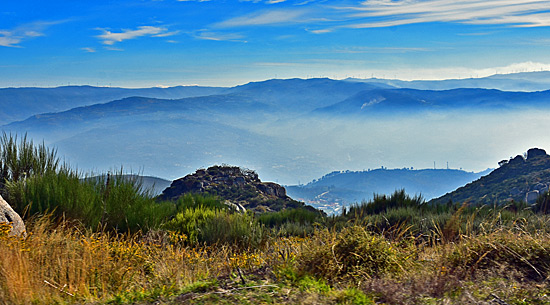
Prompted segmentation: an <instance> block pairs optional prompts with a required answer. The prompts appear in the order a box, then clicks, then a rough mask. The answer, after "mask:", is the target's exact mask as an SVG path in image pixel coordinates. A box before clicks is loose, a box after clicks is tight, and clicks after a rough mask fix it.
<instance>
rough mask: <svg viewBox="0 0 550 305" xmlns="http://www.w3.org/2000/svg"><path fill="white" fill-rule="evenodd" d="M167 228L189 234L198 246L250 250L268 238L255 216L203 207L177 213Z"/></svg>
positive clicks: (189, 237)
mask: <svg viewBox="0 0 550 305" xmlns="http://www.w3.org/2000/svg"><path fill="white" fill-rule="evenodd" d="M163 228H164V229H166V230H171V231H177V232H180V233H182V234H185V235H186V236H187V237H188V241H189V242H191V243H194V244H197V243H199V244H201V243H205V244H209V245H212V244H217V243H224V244H231V245H236V246H238V247H242V248H250V247H257V246H258V245H260V244H261V243H262V242H263V239H264V237H265V233H264V227H263V226H262V225H261V224H259V223H258V222H257V221H256V220H255V219H254V217H253V216H252V215H251V214H239V213H233V212H231V211H227V210H218V209H211V208H200V207H199V208H190V209H185V210H183V211H182V212H179V213H177V214H176V216H175V217H174V218H173V219H172V220H170V221H168V222H167V223H165V224H164V225H163Z"/></svg>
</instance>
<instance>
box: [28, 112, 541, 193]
mask: <svg viewBox="0 0 550 305" xmlns="http://www.w3.org/2000/svg"><path fill="white" fill-rule="evenodd" d="M549 112H550V111H538V110H524V111H520V112H517V111H515V112H511V111H509V112H477V113H472V112H471V111H468V112H452V113H424V114H420V115H419V114H415V115H411V116H407V115H401V116H394V117H392V116H389V117H388V116H386V117H382V118H368V117H365V118H357V117H355V118H330V119H329V118H326V117H323V118H311V117H310V118H303V117H302V118H287V119H286V120H277V121H272V122H253V121H254V120H253V118H250V120H248V121H246V119H243V120H240V121H239V120H235V121H234V122H233V123H232V124H233V125H234V126H227V125H219V126H216V125H215V124H211V123H203V124H200V125H197V123H196V122H189V121H182V120H175V121H169V122H162V121H160V120H159V121H151V122H148V124H144V122H139V124H130V123H125V125H121V126H118V125H117V126H116V127H108V126H107V127H105V128H104V129H91V130H88V131H86V132H84V133H78V134H74V135H72V136H70V137H65V138H64V137H60V138H62V139H60V138H58V139H56V140H55V141H53V142H51V141H50V142H49V143H50V144H51V145H54V146H56V147H57V148H58V150H59V154H60V155H61V156H63V157H64V158H65V160H67V161H69V162H70V163H71V164H74V165H77V166H78V167H79V168H80V169H82V170H93V171H95V172H98V171H107V170H113V169H116V168H120V167H121V166H123V167H124V168H125V169H126V170H128V171H133V172H140V173H142V174H145V175H154V176H158V177H162V178H167V179H175V178H179V177H182V176H184V175H186V174H188V173H192V172H194V171H195V170H196V169H197V168H200V167H207V166H210V165H213V164H222V163H225V164H231V165H238V166H242V167H247V168H250V169H253V170H256V171H257V172H258V173H259V175H260V178H261V179H263V180H268V181H276V182H279V183H282V184H287V185H291V184H298V183H307V182H309V181H311V180H313V179H317V178H319V177H321V176H323V175H324V174H326V173H329V172H331V171H334V170H366V169H374V168H380V167H381V166H383V167H385V168H404V167H407V168H410V167H413V168H415V169H422V168H433V167H434V162H435V166H436V168H446V167H447V162H448V166H449V168H452V169H464V170H466V171H476V172H478V171H482V170H485V169H487V168H494V167H497V162H498V161H500V160H502V159H508V158H510V157H514V156H516V155H518V154H522V153H523V152H525V151H526V150H527V149H529V148H532V147H539V148H543V149H546V148H549V147H550V137H549V136H548V135H547V131H548V130H550V120H547V117H548V115H549V114H550V113H549ZM238 122H240V123H238ZM41 137H42V138H43V139H44V140H45V141H46V142H47V143H48V135H47V134H43V135H39V134H35V138H37V139H42V138H41Z"/></svg>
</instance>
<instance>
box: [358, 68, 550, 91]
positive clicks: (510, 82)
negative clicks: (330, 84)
mask: <svg viewBox="0 0 550 305" xmlns="http://www.w3.org/2000/svg"><path fill="white" fill-rule="evenodd" d="M349 80H351V81H358V82H367V83H376V84H387V85H389V86H392V87H395V88H411V89H419V90H449V89H457V88H484V89H498V90H502V91H545V90H548V89H550V72H549V71H538V72H520V73H510V74H495V75H491V76H487V77H481V78H464V79H445V80H415V81H402V80H397V79H378V78H371V79H349Z"/></svg>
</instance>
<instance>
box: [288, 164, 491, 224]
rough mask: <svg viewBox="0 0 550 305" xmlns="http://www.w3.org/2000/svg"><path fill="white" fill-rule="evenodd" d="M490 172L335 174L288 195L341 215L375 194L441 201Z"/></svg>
mask: <svg viewBox="0 0 550 305" xmlns="http://www.w3.org/2000/svg"><path fill="white" fill-rule="evenodd" d="M489 172H491V169H487V170H485V171H483V172H479V173H473V172H466V171H463V170H456V169H421V170H413V169H407V168H404V169H383V168H380V169H374V170H369V171H355V172H354V171H336V172H332V173H330V174H327V175H325V176H323V177H322V178H320V179H318V180H314V181H312V182H310V183H308V184H306V185H291V186H287V187H286V189H287V193H288V195H289V196H291V197H292V198H294V199H297V200H301V201H304V202H306V203H307V204H310V205H312V206H314V207H316V208H319V209H322V210H324V211H325V212H327V213H329V214H332V213H335V214H338V213H340V212H341V209H342V208H343V207H344V206H347V205H349V204H352V203H360V202H361V201H363V200H365V201H367V200H370V199H372V198H373V195H374V194H391V193H393V192H394V191H395V190H399V189H404V190H405V192H407V193H408V194H411V195H412V194H419V195H422V196H423V197H424V198H425V199H428V200H429V199H432V198H435V197H439V196H441V195H443V194H445V193H447V192H450V191H452V190H455V189H456V188H458V187H460V186H463V185H465V184H466V183H469V182H471V181H473V180H476V179H478V178H480V177H482V176H484V175H487V174H488V173H489Z"/></svg>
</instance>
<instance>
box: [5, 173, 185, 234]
mask: <svg viewBox="0 0 550 305" xmlns="http://www.w3.org/2000/svg"><path fill="white" fill-rule="evenodd" d="M108 177H109V178H102V179H94V180H87V179H84V180H82V179H80V178H79V175H77V174H76V173H75V172H73V171H71V170H68V169H64V170H59V171H57V172H53V171H51V172H48V173H46V174H44V175H35V176H31V177H29V178H27V179H25V180H24V181H17V182H13V181H12V182H9V183H8V184H7V190H8V192H9V194H10V197H9V199H10V203H11V204H12V206H13V207H14V209H15V210H17V211H27V214H28V215H29V216H30V215H36V214H46V213H53V215H54V216H57V217H67V218H69V219H76V220H79V221H81V222H82V223H83V224H84V225H85V226H87V227H89V228H94V229H95V228H98V227H99V226H100V225H103V226H105V228H106V229H109V230H115V231H118V232H128V231H132V232H136V231H138V230H142V231H147V230H148V229H149V228H155V227H158V226H159V225H160V224H161V223H162V222H164V221H166V219H167V218H168V217H169V216H170V215H173V213H174V210H175V207H174V204H172V203H156V202H155V201H154V200H153V199H152V198H151V197H150V196H148V195H147V193H146V192H145V193H144V192H143V191H141V189H140V186H139V185H138V184H136V183H137V182H136V181H133V180H128V179H127V178H124V177H123V175H122V173H118V174H116V175H113V176H108Z"/></svg>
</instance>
